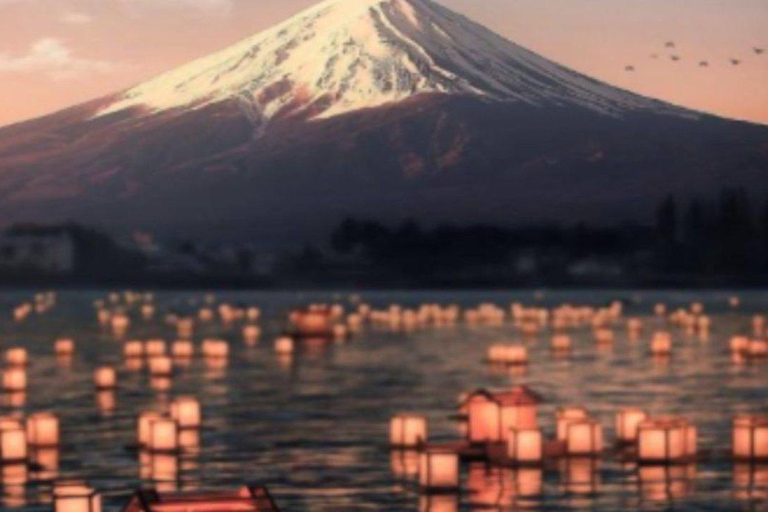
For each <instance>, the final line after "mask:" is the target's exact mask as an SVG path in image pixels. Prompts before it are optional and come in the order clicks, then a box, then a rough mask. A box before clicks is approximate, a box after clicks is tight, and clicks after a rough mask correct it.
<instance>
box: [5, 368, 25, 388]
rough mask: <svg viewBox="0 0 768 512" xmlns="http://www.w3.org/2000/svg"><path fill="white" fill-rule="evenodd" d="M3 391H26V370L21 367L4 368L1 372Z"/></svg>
mask: <svg viewBox="0 0 768 512" xmlns="http://www.w3.org/2000/svg"><path fill="white" fill-rule="evenodd" d="M3 389H4V390H5V391H10V392H18V391H25V390H26V389H27V370H26V369H25V368H23V367H18V366H16V367H10V368H6V369H5V371H4V372H3Z"/></svg>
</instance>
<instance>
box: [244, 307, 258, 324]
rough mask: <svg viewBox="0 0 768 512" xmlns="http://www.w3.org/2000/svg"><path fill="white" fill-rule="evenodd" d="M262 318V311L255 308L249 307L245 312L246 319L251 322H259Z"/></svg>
mask: <svg viewBox="0 0 768 512" xmlns="http://www.w3.org/2000/svg"><path fill="white" fill-rule="evenodd" d="M260 316H261V310H260V309H259V308H257V307H255V306H251V307H249V308H248V309H247V310H246V312H245V318H247V319H248V321H249V322H257V321H258V320H259V317H260Z"/></svg>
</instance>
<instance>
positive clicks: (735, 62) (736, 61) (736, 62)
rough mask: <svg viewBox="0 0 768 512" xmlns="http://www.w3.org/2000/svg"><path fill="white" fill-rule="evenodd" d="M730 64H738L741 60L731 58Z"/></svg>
mask: <svg viewBox="0 0 768 512" xmlns="http://www.w3.org/2000/svg"><path fill="white" fill-rule="evenodd" d="M731 64H733V65H734V66H738V65H739V64H741V61H740V60H739V59H731Z"/></svg>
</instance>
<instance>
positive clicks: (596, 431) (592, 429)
mask: <svg viewBox="0 0 768 512" xmlns="http://www.w3.org/2000/svg"><path fill="white" fill-rule="evenodd" d="M565 451H566V453H567V454H568V455H569V456H587V455H598V454H599V453H600V452H602V451H603V427H602V425H600V424H599V423H598V422H597V421H595V420H591V419H582V420H573V421H569V422H568V423H567V425H566V434H565Z"/></svg>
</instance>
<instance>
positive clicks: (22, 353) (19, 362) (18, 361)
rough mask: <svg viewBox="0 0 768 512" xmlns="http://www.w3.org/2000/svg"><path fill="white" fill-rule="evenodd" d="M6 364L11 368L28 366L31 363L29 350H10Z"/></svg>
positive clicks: (16, 348)
mask: <svg viewBox="0 0 768 512" xmlns="http://www.w3.org/2000/svg"><path fill="white" fill-rule="evenodd" d="M5 362H6V363H7V364H8V365H9V366H26V365H27V363H28V362H29V355H28V354H27V349H25V348H21V347H14V348H9V349H8V350H7V351H6V352H5Z"/></svg>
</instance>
